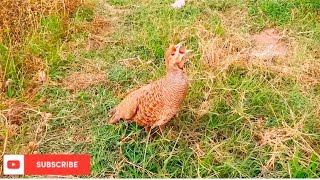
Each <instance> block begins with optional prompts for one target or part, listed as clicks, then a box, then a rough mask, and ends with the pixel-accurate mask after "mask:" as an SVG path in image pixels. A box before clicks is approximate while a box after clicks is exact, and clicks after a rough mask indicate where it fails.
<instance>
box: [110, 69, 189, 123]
mask: <svg viewBox="0 0 320 180" xmlns="http://www.w3.org/2000/svg"><path fill="white" fill-rule="evenodd" d="M188 86H189V83H188V78H187V76H186V75H185V74H184V72H183V70H182V69H181V70H178V71H172V72H168V73H167V75H166V76H165V77H164V78H163V79H160V80H158V81H155V82H153V83H151V84H148V85H146V86H143V87H141V88H140V89H138V90H136V91H134V92H132V93H130V94H129V95H128V96H127V97H126V98H125V99H124V100H123V101H122V102H121V103H120V104H119V105H118V106H117V107H116V108H115V109H114V110H113V115H112V117H111V118H110V119H109V123H116V122H117V121H119V120H120V119H124V120H128V121H131V122H135V123H137V124H138V125H140V126H144V127H150V128H154V127H156V126H161V125H164V124H166V123H167V122H168V121H169V120H170V119H172V117H173V116H174V115H175V114H176V113H177V112H178V111H179V109H180V107H181V105H182V102H183V100H184V99H185V97H186V94H187V91H188Z"/></svg>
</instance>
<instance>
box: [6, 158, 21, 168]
mask: <svg viewBox="0 0 320 180" xmlns="http://www.w3.org/2000/svg"><path fill="white" fill-rule="evenodd" d="M7 167H8V169H19V168H20V161H19V160H9V161H8V162H7Z"/></svg>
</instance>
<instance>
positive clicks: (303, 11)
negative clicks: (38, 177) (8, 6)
mask: <svg viewBox="0 0 320 180" xmlns="http://www.w3.org/2000/svg"><path fill="white" fill-rule="evenodd" d="M94 3H95V4H96V6H95V7H94V8H93V7H92V5H90V6H89V5H82V6H79V7H77V8H75V10H74V11H72V13H71V12H70V15H68V18H67V19H65V18H62V17H63V16H60V15H58V14H56V13H51V14H50V13H49V14H47V15H45V16H41V18H40V20H39V26H38V27H39V28H36V29H35V30H34V31H31V32H32V33H31V34H29V35H28V36H26V38H25V39H24V40H25V41H26V42H27V43H26V45H24V46H23V48H18V50H17V51H14V52H17V54H19V55H21V58H20V59H19V58H18V56H9V55H10V53H9V51H8V42H6V41H2V42H1V43H2V44H0V57H5V58H9V57H10V58H13V59H15V58H18V59H16V60H15V61H12V62H13V63H14V64H10V63H11V61H10V63H9V61H0V64H1V68H0V70H2V71H4V72H5V73H3V74H1V75H2V77H3V79H5V80H7V79H9V78H10V79H12V80H13V83H12V84H10V86H9V87H7V89H6V91H5V92H4V93H2V94H1V96H2V99H3V102H4V103H3V104H1V106H0V108H1V114H0V115H3V118H2V119H3V120H5V119H7V121H8V122H7V123H6V121H1V123H2V124H0V126H1V127H4V128H2V129H3V130H0V139H3V140H6V141H7V146H6V147H5V153H8V154H10V153H90V154H91V159H92V160H91V175H90V177H97V178H98V177H126V178H142V177H144V178H149V177H162V178H165V177H172V178H173V177H176V178H180V177H185V178H186V177H207V178H216V177H220V178H222V177H223V178H231V177H277V178H288V177H294V178H304V177H309V178H315V177H320V171H319V160H320V159H319V158H320V156H319V154H320V148H319V147H320V146H319V140H320V127H319V119H320V114H319V108H320V107H319V104H320V96H319V95H320V94H319V92H320V91H319V86H320V85H319V79H320V72H319V69H318V68H317V67H319V66H317V65H318V64H319V50H318V47H319V45H320V22H319V8H320V4H319V3H318V1H316V0H290V1H284V0H272V1H266V0H258V1H245V0H242V1H235V0H230V1H223V0H214V1H187V3H186V6H185V7H184V8H182V9H179V10H175V9H171V8H170V6H169V5H170V3H172V2H171V1H169V0H165V1H150V0H140V1H132V0H104V1H96V2H94ZM85 4H86V3H85ZM89 4H90V3H89ZM98 17H99V18H102V19H103V20H104V21H106V22H107V23H104V21H98V20H97V19H99V18H98ZM97 24H98V25H97ZM110 25H111V27H110ZM100 28H101V30H99V29H100ZM267 28H275V29H277V30H278V31H279V32H283V39H284V40H285V41H286V44H287V45H288V47H289V51H290V57H289V58H286V59H284V60H277V59H276V60H273V61H272V62H269V64H268V62H263V63H265V64H263V63H262V65H261V64H259V63H255V62H252V64H249V62H248V61H244V62H245V64H244V65H243V61H241V58H239V57H238V54H239V53H240V52H242V50H243V51H245V49H247V48H249V47H251V46H252V43H251V42H250V40H249V37H250V35H252V34H255V33H258V32H260V31H262V30H263V29H267ZM28 32H30V31H28ZM182 40H183V41H186V44H187V46H188V47H189V48H191V49H193V50H194V52H193V54H192V56H191V57H190V62H189V63H188V64H187V74H188V76H189V78H190V89H189V92H188V95H187V98H186V100H185V101H184V104H183V107H182V108H181V111H180V112H179V114H178V116H177V117H175V118H174V119H173V120H172V121H170V123H169V124H168V125H167V126H166V129H165V130H164V133H163V134H160V133H159V132H157V131H155V132H154V133H153V135H152V136H151V137H150V136H148V134H147V133H146V132H144V130H143V128H141V127H138V126H137V125H135V124H126V123H123V122H121V123H119V124H117V125H115V126H111V125H108V124H107V123H106V120H107V117H108V112H109V110H110V109H111V108H112V107H114V106H116V105H117V104H118V103H119V102H120V101H121V99H123V98H124V96H125V94H126V93H127V92H128V91H129V90H130V89H133V88H136V87H139V86H141V85H143V84H146V83H148V82H151V81H153V80H156V79H159V78H161V77H162V76H163V75H164V73H165V66H164V59H163V55H164V51H165V48H166V47H167V46H168V45H169V44H170V43H177V42H179V41H182ZM9 45H10V44H9ZM9 50H10V49H9ZM217 52H219V53H220V54H218V56H219V58H218V59H215V57H216V56H217V54H215V53H217ZM28 54H32V55H33V56H34V57H38V58H40V59H41V62H38V61H37V59H34V58H33V61H28V62H26V63H24V58H25V57H28ZM5 58H4V59H5ZM2 59H3V58H2ZM26 59H28V58H26ZM30 59H32V57H30ZM239 59H240V60H239ZM209 61H210V62H209ZM211 61H212V62H211ZM16 62H19V63H16ZM31 62H34V63H37V62H38V64H37V66H36V67H41V68H40V70H44V71H46V72H48V73H46V74H47V76H48V81H45V83H43V84H41V85H39V86H37V88H34V86H32V82H34V78H36V79H37V78H39V77H36V76H34V75H35V74H36V73H35V72H37V71H38V70H39V69H31V70H29V69H28V68H26V67H30V68H31V67H33V66H32V64H31ZM22 64H26V65H22ZM269 66H270V67H269ZM283 67H286V68H288V69H289V70H288V71H289V73H283V72H282V71H280V72H279V71H278V69H281V68H283ZM75 72H76V73H81V74H84V75H88V76H89V74H93V73H94V74H97V76H99V77H101V76H102V77H103V76H104V77H105V78H106V82H105V81H97V83H96V84H90V85H88V84H85V83H87V82H86V81H82V80H79V79H74V82H73V81H72V79H71V80H70V79H68V78H70V77H73V76H72V75H73V73H75ZM3 82H5V81H3ZM66 83H71V85H69V84H67V85H66ZM72 83H74V84H72ZM88 86H89V87H88ZM1 87H3V86H1ZM68 87H77V88H74V89H73V88H71V89H70V88H68ZM83 87H88V88H83ZM30 89H31V91H32V92H33V94H34V96H30V95H29V93H28V92H30ZM28 90H29V91H28ZM13 107H16V109H17V110H16V111H12V108H13ZM10 112H11V114H14V116H12V115H11V116H10ZM12 112H13V113H12ZM1 117H2V116H1ZM4 117H6V118H4ZM17 119H18V120H19V123H13V120H17ZM6 137H7V138H6ZM4 142H5V141H4ZM2 145H3V144H2Z"/></svg>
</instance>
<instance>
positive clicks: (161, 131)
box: [159, 124, 166, 136]
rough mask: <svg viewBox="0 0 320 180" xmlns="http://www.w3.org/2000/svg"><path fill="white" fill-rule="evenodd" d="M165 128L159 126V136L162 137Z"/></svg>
mask: <svg viewBox="0 0 320 180" xmlns="http://www.w3.org/2000/svg"><path fill="white" fill-rule="evenodd" d="M165 126H166V125H165V124H163V125H160V126H159V130H160V133H161V136H163V130H164V127H165Z"/></svg>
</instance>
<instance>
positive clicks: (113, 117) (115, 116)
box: [108, 107, 121, 124]
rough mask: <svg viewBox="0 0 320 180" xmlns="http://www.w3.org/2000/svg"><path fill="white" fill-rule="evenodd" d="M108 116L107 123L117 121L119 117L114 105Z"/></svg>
mask: <svg viewBox="0 0 320 180" xmlns="http://www.w3.org/2000/svg"><path fill="white" fill-rule="evenodd" d="M109 116H111V117H110V119H109V120H108V123H109V124H114V123H117V122H118V121H120V118H121V117H119V113H118V112H117V108H116V107H115V108H113V109H111V110H110V113H109Z"/></svg>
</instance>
